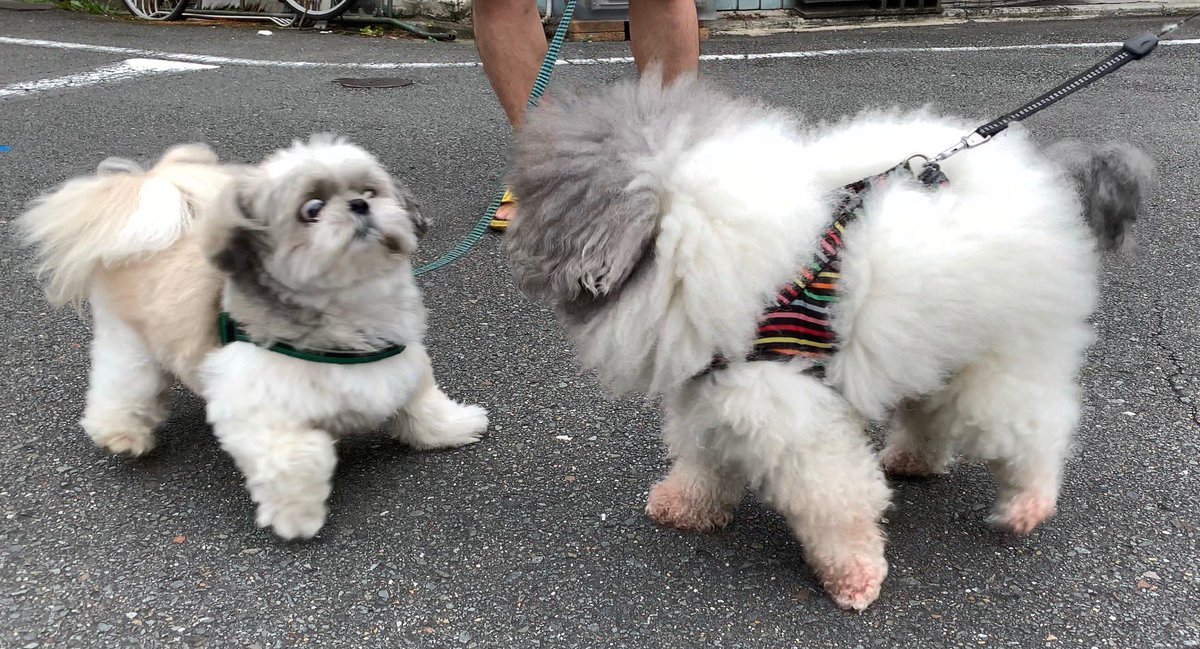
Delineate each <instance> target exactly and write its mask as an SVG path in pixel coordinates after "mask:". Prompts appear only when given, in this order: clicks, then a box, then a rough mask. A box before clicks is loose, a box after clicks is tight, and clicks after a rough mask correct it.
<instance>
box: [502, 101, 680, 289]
mask: <svg viewBox="0 0 1200 649" xmlns="http://www.w3.org/2000/svg"><path fill="white" fill-rule="evenodd" d="M606 98H607V99H609V100H612V99H613V98H612V97H611V96H609V97H606ZM623 98H625V97H622V96H620V95H618V99H623ZM559 100H560V101H563V102H564V103H556V104H551V103H546V104H544V105H543V106H542V107H540V108H538V109H536V110H535V111H534V113H533V115H532V116H531V118H530V119H529V120H528V121H527V123H526V124H525V126H524V127H523V128H522V131H521V132H520V133H519V135H518V141H517V146H516V148H515V150H514V154H513V159H512V162H511V165H510V169H511V171H510V173H509V176H508V182H509V187H511V188H512V190H513V193H514V194H515V195H516V198H517V201H518V202H517V209H516V214H515V215H514V216H513V218H512V221H511V223H510V225H509V227H508V231H507V232H506V233H505V237H504V239H505V253H506V257H507V258H508V262H509V266H510V267H511V268H512V271H513V278H514V280H515V281H516V284H517V287H518V288H519V289H520V290H521V292H522V293H524V294H525V295H526V296H528V297H530V298H533V299H536V300H539V301H542V302H547V303H550V304H556V305H565V304H568V303H571V302H574V301H576V300H578V299H595V298H602V297H605V296H610V295H612V294H614V293H616V292H617V291H619V290H620V288H621V287H622V286H623V285H624V284H625V282H626V281H627V280H628V279H629V278H630V277H631V276H632V275H633V273H634V271H635V270H637V269H638V268H639V267H640V266H641V265H642V264H643V263H648V262H649V261H650V260H651V257H652V254H653V247H654V240H655V237H656V236H657V233H658V232H657V231H658V221H659V215H660V211H661V209H662V206H661V204H660V199H659V193H658V191H657V189H656V188H657V187H658V182H657V179H656V178H655V176H654V174H651V173H649V172H648V171H647V170H646V169H645V161H646V160H647V159H648V153H647V152H646V151H645V148H646V145H645V144H644V143H642V142H639V141H636V140H634V139H633V138H632V137H631V136H630V134H628V133H627V132H625V131H622V130H619V129H613V128H612V126H611V124H612V123H613V121H614V119H620V117H619V116H618V115H615V113H617V112H619V111H621V110H622V109H623V108H627V106H625V105H624V103H626V102H621V101H616V102H613V103H615V104H618V105H612V104H609V105H601V104H598V103H597V102H594V101H584V100H577V101H570V100H567V99H565V98H564V97H559Z"/></svg>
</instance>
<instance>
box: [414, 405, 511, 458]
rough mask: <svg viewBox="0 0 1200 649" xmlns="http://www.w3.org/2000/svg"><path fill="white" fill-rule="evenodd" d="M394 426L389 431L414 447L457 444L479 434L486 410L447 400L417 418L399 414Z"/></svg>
mask: <svg viewBox="0 0 1200 649" xmlns="http://www.w3.org/2000/svg"><path fill="white" fill-rule="evenodd" d="M394 426H395V427H394V429H393V433H392V434H393V435H394V436H395V437H396V438H398V439H400V440H402V441H404V442H405V443H406V444H409V445H410V446H412V447H413V448H415V449H418V450H422V451H425V450H432V449H441V448H457V447H459V446H466V445H467V444H474V443H475V442H478V441H479V440H480V439H482V438H483V434H484V432H486V431H487V427H488V412H487V410H486V409H485V408H483V407H482V406H476V405H466V404H460V403H454V402H450V401H447V402H445V404H444V405H443V406H442V407H441V408H439V409H438V410H437V411H436V412H430V413H425V414H424V415H423V416H422V417H421V418H419V419H418V418H415V417H412V416H408V417H402V418H400V419H398V420H397V422H396V423H395V424H394Z"/></svg>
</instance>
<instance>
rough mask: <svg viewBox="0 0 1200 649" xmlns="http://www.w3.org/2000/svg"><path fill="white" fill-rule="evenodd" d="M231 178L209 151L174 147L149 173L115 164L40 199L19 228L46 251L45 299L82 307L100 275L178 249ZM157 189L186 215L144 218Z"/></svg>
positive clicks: (41, 268) (42, 267)
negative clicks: (149, 195) (198, 210)
mask: <svg viewBox="0 0 1200 649" xmlns="http://www.w3.org/2000/svg"><path fill="white" fill-rule="evenodd" d="M115 169H123V170H125V171H126V172H124V173H122V172H115V171H114V170H115ZM229 178H230V173H229V170H228V169H227V168H223V167H221V166H219V165H217V164H216V156H215V154H213V152H212V150H211V149H209V148H208V147H207V146H204V145H202V144H186V145H180V146H177V147H173V148H171V149H169V150H168V151H167V152H166V153H164V154H163V156H162V158H161V159H160V160H159V162H158V163H157V164H156V165H155V166H154V167H153V168H151V169H150V170H149V171H146V172H141V171H140V170H139V168H138V167H137V165H136V164H135V163H133V162H132V161H127V160H120V159H115V158H113V159H109V160H106V161H104V162H102V163H101V164H100V165H99V168H98V169H97V173H96V174H94V175H87V176H80V177H77V178H72V179H71V180H68V181H67V182H65V183H63V184H62V185H61V186H59V187H57V188H55V189H54V190H53V191H51V192H47V193H45V194H43V195H41V196H39V197H38V198H36V199H34V200H33V201H32V202H31V205H30V208H29V209H28V210H27V211H26V212H25V213H24V214H22V215H21V217H20V218H19V219H18V220H17V226H18V228H19V230H20V232H21V235H22V237H23V239H24V240H25V242H26V243H31V244H36V245H37V246H38V248H39V249H40V250H39V252H38V257H39V265H38V276H39V278H42V279H44V280H45V292H46V298H47V299H48V300H49V302H50V303H51V304H52V305H54V306H62V305H66V304H70V305H72V306H73V307H74V308H75V309H76V310H78V309H80V308H82V305H83V302H84V300H85V299H86V298H87V294H88V290H89V288H90V286H91V282H92V280H93V279H94V277H95V276H96V274H97V273H98V272H99V271H101V270H103V269H105V268H109V267H114V266H119V265H122V264H125V263H128V262H129V261H130V260H135V259H144V258H146V257H147V256H148V255H151V254H153V253H156V252H159V251H161V250H164V249H166V248H167V247H169V246H171V245H172V244H174V243H175V242H176V241H177V240H178V239H179V238H180V237H181V236H182V235H183V234H184V233H186V232H187V231H188V229H189V228H190V226H191V225H192V222H193V218H194V211H195V206H197V205H203V204H207V203H208V202H211V200H212V199H213V197H214V196H215V195H216V194H217V192H219V191H220V189H221V188H222V187H223V186H224V184H225V183H226V182H228V179H229ZM162 181H166V182H165V183H164V182H162ZM151 183H157V184H155V185H154V188H155V189H156V190H157V191H158V192H160V194H169V195H173V196H175V197H177V198H178V200H179V202H180V207H181V212H180V213H177V214H163V215H162V219H161V220H158V221H155V220H154V219H153V216H156V215H153V214H151V215H150V218H149V219H148V220H147V215H145V214H142V215H140V216H141V220H139V213H138V207H139V206H140V205H141V204H142V201H143V200H144V198H145V192H146V191H147V188H148V187H149V186H150V185H151Z"/></svg>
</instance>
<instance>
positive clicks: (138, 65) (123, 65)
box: [0, 59, 217, 99]
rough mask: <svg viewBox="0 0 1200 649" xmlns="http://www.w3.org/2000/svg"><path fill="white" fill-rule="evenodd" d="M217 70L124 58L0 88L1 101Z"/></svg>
mask: <svg viewBox="0 0 1200 649" xmlns="http://www.w3.org/2000/svg"><path fill="white" fill-rule="evenodd" d="M216 67H217V66H215V65H201V64H199V63H184V62H181V61H163V60H158V59H127V60H125V61H121V62H120V63H113V64H112V65H106V66H103V67H99V68H96V69H95V70H90V71H88V72H80V73H79V74H69V75H67V76H65V77H54V78H53V79H39V80H37V81H25V82H22V83H14V84H11V85H8V86H4V87H0V99H5V98H8V97H24V96H28V95H31V94H34V93H38V92H45V91H47V90H59V89H62V88H82V87H85V86H95V85H99V84H102V83H112V82H114V81H122V80H125V79H132V78H135V77H145V76H150V75H154V74H168V73H172V72H190V71H192V70H211V69H213V68H216Z"/></svg>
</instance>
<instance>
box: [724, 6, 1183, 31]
mask: <svg viewBox="0 0 1200 649" xmlns="http://www.w3.org/2000/svg"><path fill="white" fill-rule="evenodd" d="M1196 12H1200V0H1182V1H1176V0H1172V1H1170V2H1123V3H1111V4H1074V5H1042V6H1026V7H989V8H972V9H966V8H956V7H951V8H947V9H946V10H945V11H943V12H942V13H940V14H932V15H930V14H925V15H918V16H912V17H911V18H905V17H898V16H895V15H886V16H878V17H876V16H858V17H853V18H807V19H806V18H802V17H800V16H799V15H797V14H796V13H795V12H793V11H791V10H787V9H784V10H775V11H754V12H746V13H737V12H733V13H731V14H730V15H729V16H728V17H722V18H718V19H717V20H714V21H705V22H704V26H706V27H708V28H709V31H710V33H711V34H712V35H713V36H766V35H769V34H784V33H789V32H805V31H835V30H848V29H873V28H882V27H923V26H930V25H955V24H962V23H967V22H1001V21H1018V20H1086V19H1095V18H1118V17H1120V18H1145V17H1155V16H1162V17H1168V16H1180V15H1188V14H1193V13H1196Z"/></svg>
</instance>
